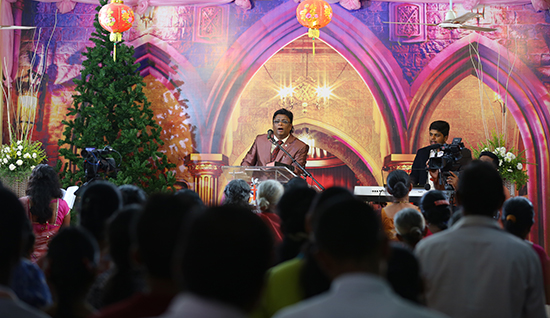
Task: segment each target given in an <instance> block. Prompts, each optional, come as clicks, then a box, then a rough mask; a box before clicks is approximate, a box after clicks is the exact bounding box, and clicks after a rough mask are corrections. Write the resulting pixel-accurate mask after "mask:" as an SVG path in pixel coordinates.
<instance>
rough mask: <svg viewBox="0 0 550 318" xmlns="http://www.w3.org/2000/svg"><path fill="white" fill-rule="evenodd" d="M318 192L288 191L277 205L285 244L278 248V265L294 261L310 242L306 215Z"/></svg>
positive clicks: (304, 189) (302, 189)
mask: <svg viewBox="0 0 550 318" xmlns="http://www.w3.org/2000/svg"><path fill="white" fill-rule="evenodd" d="M316 194H317V192H315V190H313V189H311V188H309V187H297V188H291V189H286V190H285V193H284V194H283V196H282V197H281V199H280V200H279V203H277V214H278V215H279V217H280V218H281V231H282V233H283V242H282V243H281V244H280V245H279V246H278V247H277V250H276V252H277V263H282V262H284V261H287V260H290V259H293V258H294V257H296V256H297V255H298V254H299V253H300V252H301V250H302V247H303V245H304V243H306V242H307V240H308V235H307V234H306V214H307V212H308V211H309V209H310V207H311V204H312V203H313V199H314V198H315V195H316Z"/></svg>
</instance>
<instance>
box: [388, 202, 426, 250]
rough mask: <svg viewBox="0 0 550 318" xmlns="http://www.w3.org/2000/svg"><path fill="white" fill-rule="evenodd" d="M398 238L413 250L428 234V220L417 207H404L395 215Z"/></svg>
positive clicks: (394, 220) (394, 221) (394, 222)
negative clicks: (425, 219) (426, 220)
mask: <svg viewBox="0 0 550 318" xmlns="http://www.w3.org/2000/svg"><path fill="white" fill-rule="evenodd" d="M393 224H394V225H395V231H396V236H397V239H398V240H399V241H400V242H403V244H405V245H406V246H407V247H408V248H410V249H411V250H413V249H414V247H415V246H416V244H417V243H418V242H419V241H420V240H421V239H422V238H423V237H424V234H426V222H425V221H424V217H422V214H420V212H418V210H416V209H411V208H406V209H403V210H401V211H399V212H397V214H395V216H394V217H393Z"/></svg>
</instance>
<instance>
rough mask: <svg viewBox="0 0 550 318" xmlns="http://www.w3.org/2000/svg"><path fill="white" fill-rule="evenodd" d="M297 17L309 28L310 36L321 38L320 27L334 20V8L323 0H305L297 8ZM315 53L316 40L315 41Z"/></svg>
mask: <svg viewBox="0 0 550 318" xmlns="http://www.w3.org/2000/svg"><path fill="white" fill-rule="evenodd" d="M296 18H297V19H298V22H300V24H301V25H303V26H305V27H306V28H309V31H308V33H307V34H308V36H309V37H310V38H313V40H314V41H315V39H316V38H319V29H320V28H322V27H325V26H326V25H327V24H329V23H330V21H331V20H332V8H331V7H330V5H329V4H328V3H326V2H325V1H323V0H305V1H303V2H301V3H300V5H298V8H297V9H296ZM313 54H315V42H313Z"/></svg>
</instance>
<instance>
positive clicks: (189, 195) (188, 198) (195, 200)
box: [175, 189, 206, 211]
mask: <svg viewBox="0 0 550 318" xmlns="http://www.w3.org/2000/svg"><path fill="white" fill-rule="evenodd" d="M175 196H176V197H177V198H178V199H180V201H182V203H183V204H184V205H185V206H192V207H194V208H196V209H198V210H199V211H202V210H203V209H204V208H205V207H206V206H205V205H204V202H203V201H202V199H201V197H200V196H199V194H198V193H197V192H195V191H193V190H190V189H181V190H178V191H176V194H175Z"/></svg>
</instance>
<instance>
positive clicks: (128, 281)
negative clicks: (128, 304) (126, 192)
mask: <svg viewBox="0 0 550 318" xmlns="http://www.w3.org/2000/svg"><path fill="white" fill-rule="evenodd" d="M141 209H142V207H141V206H140V205H139V204H131V205H127V206H125V207H123V208H122V209H120V210H119V211H117V212H116V213H115V214H114V215H113V216H111V218H109V220H108V221H107V242H108V245H109V255H110V257H111V261H112V263H113V267H112V268H111V270H110V271H109V272H110V276H109V278H108V279H107V281H106V282H105V287H104V288H103V290H102V295H101V304H102V305H103V306H108V305H111V304H114V303H117V302H119V301H121V300H124V299H126V298H128V297H130V296H132V295H133V294H134V293H136V292H140V291H143V288H144V285H145V282H144V279H143V274H142V273H141V271H140V270H139V269H137V268H136V266H134V264H133V262H132V260H131V257H130V252H131V248H132V238H131V233H130V232H131V229H132V226H133V225H134V224H135V222H136V220H137V218H138V217H139V215H140V212H141Z"/></svg>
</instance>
